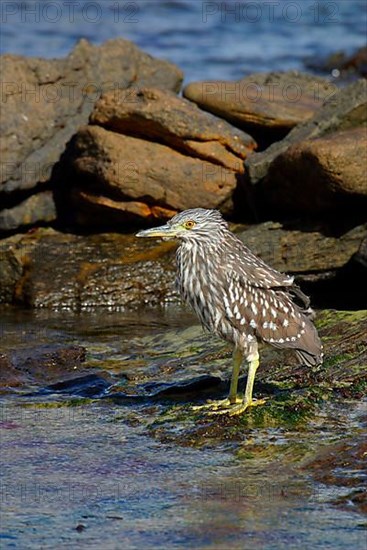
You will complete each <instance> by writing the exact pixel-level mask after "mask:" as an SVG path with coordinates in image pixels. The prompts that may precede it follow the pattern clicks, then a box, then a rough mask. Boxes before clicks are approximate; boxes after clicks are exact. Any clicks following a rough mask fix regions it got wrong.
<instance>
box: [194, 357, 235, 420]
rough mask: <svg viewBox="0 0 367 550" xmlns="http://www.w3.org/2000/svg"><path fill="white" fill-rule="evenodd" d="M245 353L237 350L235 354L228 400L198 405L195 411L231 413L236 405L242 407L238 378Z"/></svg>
mask: <svg viewBox="0 0 367 550" xmlns="http://www.w3.org/2000/svg"><path fill="white" fill-rule="evenodd" d="M242 360H243V353H242V352H241V351H240V350H239V349H236V348H235V350H234V352H233V370H232V378H231V386H230V389H229V395H228V397H227V399H220V400H218V401H208V402H207V403H205V405H197V406H194V407H193V410H194V411H198V410H202V409H208V410H209V411H211V412H213V413H215V412H218V413H220V412H223V413H224V412H229V411H230V410H231V409H232V407H233V406H234V405H240V404H241V403H242V399H240V398H239V397H237V387H238V377H239V374H240V368H241V365H242Z"/></svg>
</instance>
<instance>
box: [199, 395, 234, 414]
mask: <svg viewBox="0 0 367 550" xmlns="http://www.w3.org/2000/svg"><path fill="white" fill-rule="evenodd" d="M240 403H242V399H240V398H239V397H237V398H236V402H235V403H231V401H230V400H229V398H228V397H227V399H218V400H217V401H212V400H209V401H207V402H206V403H205V404H204V405H194V406H193V407H192V409H193V410H194V411H203V410H207V411H208V412H213V413H216V412H217V411H218V412H219V411H224V412H226V411H228V410H229V409H230V408H231V407H235V406H237V405H239V404H240Z"/></svg>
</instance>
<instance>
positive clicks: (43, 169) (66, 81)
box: [0, 39, 183, 231]
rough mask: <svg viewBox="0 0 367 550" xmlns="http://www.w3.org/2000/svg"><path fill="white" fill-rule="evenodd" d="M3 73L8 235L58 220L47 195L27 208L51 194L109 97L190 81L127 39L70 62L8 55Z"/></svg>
mask: <svg viewBox="0 0 367 550" xmlns="http://www.w3.org/2000/svg"><path fill="white" fill-rule="evenodd" d="M1 70H2V83H3V87H2V107H3V109H2V116H1V142H0V154H1V161H2V166H1V168H2V169H1V171H0V172H1V173H0V198H1V203H2V207H3V208H6V210H7V211H6V213H5V214H4V216H3V217H2V218H1V219H0V230H2V231H8V230H13V229H14V228H16V227H21V226H23V225H29V224H32V223H37V222H39V221H41V222H49V221H52V220H54V219H55V217H56V212H55V205H54V204H51V203H50V201H48V202H47V200H45V196H42V197H40V198H39V199H38V200H36V201H33V202H32V201H31V202H30V203H29V202H28V203H27V202H25V201H26V200H27V199H29V197H30V196H31V195H33V194H41V193H42V192H43V191H44V190H45V189H49V188H50V177H51V174H52V171H53V168H54V165H55V163H56V162H57V161H58V160H59V158H60V155H61V154H62V152H63V151H64V149H65V145H66V143H67V142H68V141H69V140H70V138H71V137H72V136H73V135H74V134H75V132H76V131H77V130H78V128H79V127H81V126H83V125H84V124H86V123H87V122H88V117H89V115H90V113H91V111H92V110H93V107H94V104H95V102H96V101H97V99H98V98H99V97H100V95H101V94H102V93H103V92H105V91H106V90H123V89H124V88H126V87H128V86H130V85H132V84H134V85H135V86H138V87H141V86H147V85H150V86H155V87H157V88H159V87H163V88H168V89H170V90H173V91H175V92H178V91H179V89H180V87H181V82H182V78H183V75H182V73H181V71H180V70H179V69H178V68H177V67H175V66H174V65H173V64H171V63H169V62H167V61H161V60H158V59H154V58H152V57H151V56H150V55H148V54H146V53H144V52H142V51H141V50H139V48H137V47H136V46H135V45H134V44H133V43H131V42H129V41H127V40H122V39H116V40H110V41H107V42H106V43H104V44H103V45H101V46H94V45H92V44H90V43H89V42H88V41H86V40H81V41H80V42H79V43H78V44H77V45H76V47H75V48H74V50H73V51H72V52H71V53H70V54H69V55H68V56H67V57H66V58H64V59H52V60H47V59H39V58H33V57H29V58H27V57H23V56H17V55H4V56H2V57H1ZM40 203H42V205H43V206H42V208H41V209H39V208H36V207H35V204H37V206H38V205H39V204H40ZM19 205H21V208H20V209H19V208H18V210H17V209H16V208H17V207H18V206H19Z"/></svg>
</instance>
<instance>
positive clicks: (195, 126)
mask: <svg viewBox="0 0 367 550" xmlns="http://www.w3.org/2000/svg"><path fill="white" fill-rule="evenodd" d="M255 147H256V143H255V141H254V140H253V139H252V137H251V136H249V135H248V134H246V133H245V132H242V131H241V130H238V129H236V128H233V127H232V126H231V125H230V124H228V123H227V122H225V121H223V120H220V119H218V118H216V117H214V116H212V115H210V114H208V113H204V112H203V111H200V109H199V108H198V107H196V106H195V105H193V104H192V103H190V102H189V101H186V100H185V99H182V98H179V97H177V96H175V94H173V93H171V92H169V91H165V90H159V89H155V88H141V89H138V88H134V89H128V90H123V91H120V92H119V93H115V92H108V93H106V94H104V95H103V96H102V97H101V99H100V100H99V101H98V102H97V104H96V106H95V109H94V111H93V113H92V114H91V116H90V124H89V125H88V126H85V127H84V128H82V129H81V130H80V131H79V132H78V133H77V135H76V136H75V138H74V139H73V141H72V143H71V144H70V146H69V148H68V150H67V151H66V154H65V157H64V159H63V162H62V163H61V165H60V167H59V168H60V170H59V172H60V174H65V173H68V177H67V180H68V181H69V182H70V186H69V189H68V190H66V193H67V196H68V193H69V196H70V197H71V201H72V204H73V209H74V211H75V213H76V218H75V220H74V221H76V222H77V223H78V224H80V225H87V226H111V225H112V226H114V225H120V224H121V223H126V222H129V221H130V222H131V221H134V220H136V221H140V220H147V221H149V222H151V221H152V219H154V218H159V219H166V218H169V217H171V216H172V215H173V214H174V213H175V212H177V211H179V210H185V209H186V208H192V207H195V206H198V205H200V206H201V207H203V208H219V209H220V210H221V211H222V212H224V213H230V212H231V211H232V208H233V200H232V197H233V193H234V191H235V189H236V188H237V185H238V184H239V182H240V180H241V177H242V176H243V172H244V160H245V159H246V158H247V156H248V155H249V154H251V153H252V151H253V149H254V148H255ZM63 202H64V203H66V202H68V199H67V198H65V199H64V201H63Z"/></svg>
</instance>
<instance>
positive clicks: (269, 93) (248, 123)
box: [183, 71, 336, 141]
mask: <svg viewBox="0 0 367 550" xmlns="http://www.w3.org/2000/svg"><path fill="white" fill-rule="evenodd" d="M335 91H336V88H335V85H334V84H331V83H330V82H328V81H327V80H326V79H323V78H319V77H315V76H311V75H307V74H302V73H299V72H296V71H290V72H284V73H258V74H253V75H249V76H247V77H245V78H243V79H242V80H238V81H233V82H231V81H208V82H205V81H204V82H192V83H190V84H188V85H187V86H186V87H185V88H184V91H183V94H184V97H186V98H187V99H190V100H191V101H194V102H195V103H197V104H198V105H199V106H200V107H202V108H203V109H205V110H207V111H210V112H212V113H214V114H216V115H218V116H220V117H222V118H224V119H225V120H228V121H229V122H232V123H233V124H234V125H235V126H238V127H239V128H243V129H244V130H246V131H249V132H250V133H252V134H253V135H254V136H255V138H256V139H257V140H258V141H264V138H265V139H266V134H267V135H268V138H269V136H271V137H272V140H273V141H277V140H279V139H281V138H282V137H284V135H285V134H286V133H287V132H288V131H289V130H290V129H292V128H293V127H294V126H296V125H297V124H299V123H300V122H305V121H307V120H309V119H310V118H311V117H312V116H313V115H314V114H315V112H316V111H317V110H318V109H319V108H320V107H321V106H322V104H323V102H324V101H325V99H326V98H328V97H330V96H332V95H333V94H334V93H335ZM254 131H255V133H254ZM261 136H262V137H261Z"/></svg>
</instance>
